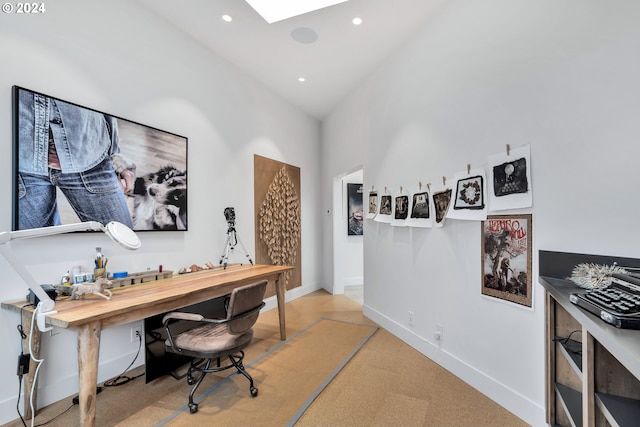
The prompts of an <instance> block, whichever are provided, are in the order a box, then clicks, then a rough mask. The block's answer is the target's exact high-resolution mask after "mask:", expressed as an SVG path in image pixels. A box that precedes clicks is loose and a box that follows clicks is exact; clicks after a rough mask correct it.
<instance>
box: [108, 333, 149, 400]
mask: <svg viewBox="0 0 640 427" xmlns="http://www.w3.org/2000/svg"><path fill="white" fill-rule="evenodd" d="M136 336H137V337H138V352H137V353H136V355H135V357H134V358H133V360H132V361H131V363H130V364H129V366H127V368H126V369H125V370H124V371H122V373H121V374H120V375H118V376H117V377H115V378H112V379H110V380H108V381H105V382H104V386H105V387H116V386H120V385H123V384H126V383H128V382H129V381H133V380H135V379H136V378H140V377H141V376H143V375H144V372H143V373H141V374H140V375H136V376H135V377H128V376H126V375H124V373H125V372H127V371H128V370H129V369H130V368H131V367H132V366H133V364H134V363H135V361H136V359H138V356H139V355H140V350H141V349H142V335H141V334H140V332H136Z"/></svg>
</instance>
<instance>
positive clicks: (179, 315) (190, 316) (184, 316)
mask: <svg viewBox="0 0 640 427" xmlns="http://www.w3.org/2000/svg"><path fill="white" fill-rule="evenodd" d="M172 319H175V320H191V321H193V322H200V321H201V320H202V319H204V317H202V315H201V314H197V313H183V312H181V311H172V312H171V313H167V314H165V315H164V317H163V318H162V323H163V324H164V325H165V326H166V324H167V322H168V321H169V320H172Z"/></svg>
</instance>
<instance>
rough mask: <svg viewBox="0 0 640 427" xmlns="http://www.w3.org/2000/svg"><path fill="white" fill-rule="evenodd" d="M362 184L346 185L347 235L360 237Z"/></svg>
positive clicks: (361, 227) (362, 211) (362, 212)
mask: <svg viewBox="0 0 640 427" xmlns="http://www.w3.org/2000/svg"><path fill="white" fill-rule="evenodd" d="M362 193H363V188H362V184H352V183H348V184H347V235H348V236H362V232H363V221H364V208H363V200H362Z"/></svg>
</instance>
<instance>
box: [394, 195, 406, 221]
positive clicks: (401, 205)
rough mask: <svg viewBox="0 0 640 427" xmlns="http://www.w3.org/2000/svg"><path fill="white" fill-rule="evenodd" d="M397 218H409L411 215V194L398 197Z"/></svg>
mask: <svg viewBox="0 0 640 427" xmlns="http://www.w3.org/2000/svg"><path fill="white" fill-rule="evenodd" d="M394 215H395V216H394V218H395V219H401V220H402V219H407V216H409V196H398V197H396V206H395V214H394Z"/></svg>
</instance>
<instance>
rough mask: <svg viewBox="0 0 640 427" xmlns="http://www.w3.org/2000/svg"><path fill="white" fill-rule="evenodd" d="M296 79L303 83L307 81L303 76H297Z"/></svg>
mask: <svg viewBox="0 0 640 427" xmlns="http://www.w3.org/2000/svg"><path fill="white" fill-rule="evenodd" d="M298 81H299V82H301V83H304V82H306V81H307V79H305V78H304V77H298Z"/></svg>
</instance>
